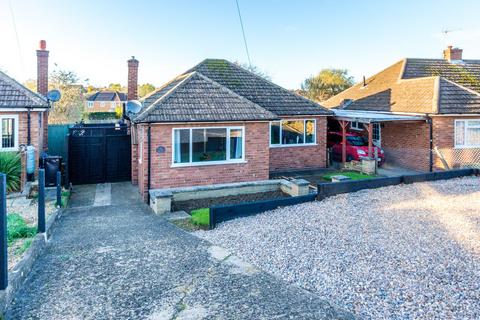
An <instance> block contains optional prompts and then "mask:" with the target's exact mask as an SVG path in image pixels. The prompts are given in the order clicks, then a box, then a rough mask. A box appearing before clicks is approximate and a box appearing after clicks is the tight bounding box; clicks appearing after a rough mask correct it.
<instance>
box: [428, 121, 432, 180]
mask: <svg viewBox="0 0 480 320" xmlns="http://www.w3.org/2000/svg"><path fill="white" fill-rule="evenodd" d="M427 117H428V118H427V123H428V127H429V135H430V159H429V168H428V169H429V171H430V172H432V171H433V123H432V118H430V117H429V116H427Z"/></svg>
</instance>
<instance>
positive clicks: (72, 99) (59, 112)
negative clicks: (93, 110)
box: [48, 70, 85, 123]
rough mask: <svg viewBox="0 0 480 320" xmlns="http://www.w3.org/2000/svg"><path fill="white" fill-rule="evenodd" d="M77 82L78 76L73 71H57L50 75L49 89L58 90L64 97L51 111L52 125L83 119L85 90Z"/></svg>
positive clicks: (50, 120)
mask: <svg viewBox="0 0 480 320" xmlns="http://www.w3.org/2000/svg"><path fill="white" fill-rule="evenodd" d="M77 82H78V76H77V75H76V73H75V72H73V71H68V70H55V71H53V72H52V73H51V74H50V81H49V89H58V90H60V93H61V95H62V97H61V99H60V101H58V102H55V103H53V107H52V108H51V109H50V113H49V116H48V121H49V122H50V123H72V122H77V121H80V120H81V119H82V115H83V111H84V107H85V97H84V95H83V93H84V88H83V86H82V85H80V84H77Z"/></svg>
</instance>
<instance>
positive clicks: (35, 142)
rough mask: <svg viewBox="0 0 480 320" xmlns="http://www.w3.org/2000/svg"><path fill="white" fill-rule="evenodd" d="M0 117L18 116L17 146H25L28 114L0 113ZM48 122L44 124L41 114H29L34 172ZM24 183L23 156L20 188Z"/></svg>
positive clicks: (24, 167)
mask: <svg viewBox="0 0 480 320" xmlns="http://www.w3.org/2000/svg"><path fill="white" fill-rule="evenodd" d="M0 115H18V122H19V124H18V144H19V145H21V144H24V145H27V132H28V114H27V112H26V111H23V112H0ZM39 117H43V119H42V128H39V120H38V119H39ZM47 128H48V122H47V123H45V122H44V114H43V113H42V112H36V111H35V112H31V113H30V139H31V144H32V146H34V147H35V171H37V169H38V158H39V156H40V152H41V151H43V150H44V149H43V148H44V143H45V142H46V141H44V136H45V130H48V129H47ZM25 181H26V160H25V155H22V187H23V185H24V184H25Z"/></svg>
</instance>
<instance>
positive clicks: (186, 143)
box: [173, 129, 190, 163]
mask: <svg viewBox="0 0 480 320" xmlns="http://www.w3.org/2000/svg"><path fill="white" fill-rule="evenodd" d="M173 140H174V146H173V152H174V163H185V162H190V130H189V129H177V130H174V137H173Z"/></svg>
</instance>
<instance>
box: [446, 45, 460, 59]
mask: <svg viewBox="0 0 480 320" xmlns="http://www.w3.org/2000/svg"><path fill="white" fill-rule="evenodd" d="M462 52H463V50H462V49H459V48H453V47H452V46H448V47H447V49H445V50H443V59H445V60H448V61H450V62H451V61H454V62H455V61H462Z"/></svg>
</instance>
